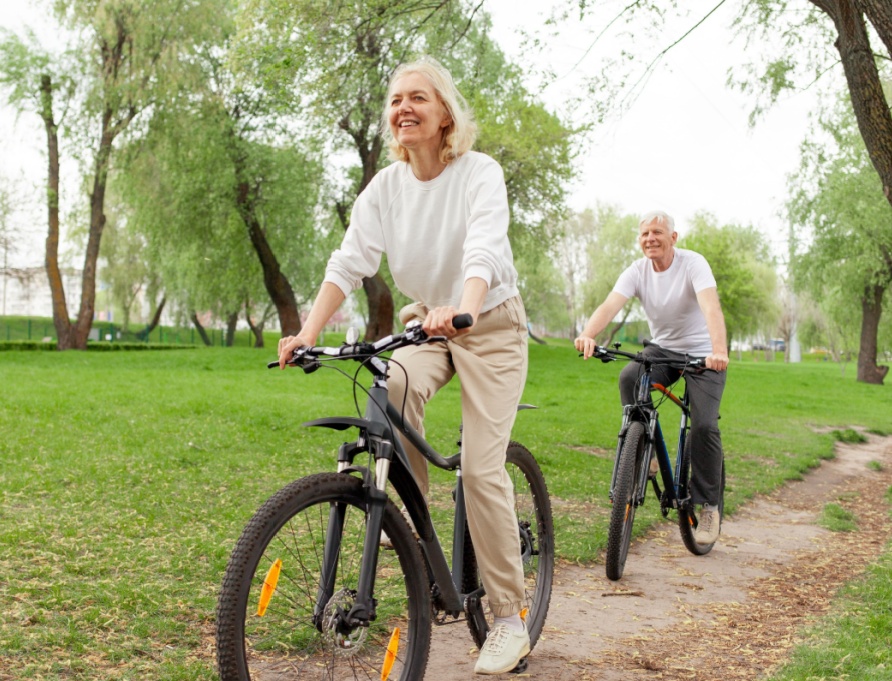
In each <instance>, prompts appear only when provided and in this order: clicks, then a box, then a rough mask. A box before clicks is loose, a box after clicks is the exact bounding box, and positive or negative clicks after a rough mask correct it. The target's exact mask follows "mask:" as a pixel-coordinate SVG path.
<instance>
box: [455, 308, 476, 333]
mask: <svg viewBox="0 0 892 681" xmlns="http://www.w3.org/2000/svg"><path fill="white" fill-rule="evenodd" d="M473 325H474V317H473V316H471V313H470V312H465V313H463V314H460V315H456V316H455V317H453V318H452V326H454V327H455V328H456V329H469V328H471V327H472V326H473Z"/></svg>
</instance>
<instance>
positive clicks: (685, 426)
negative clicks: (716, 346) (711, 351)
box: [593, 343, 725, 580]
mask: <svg viewBox="0 0 892 681" xmlns="http://www.w3.org/2000/svg"><path fill="white" fill-rule="evenodd" d="M619 348H620V344H619V343H617V344H615V345H614V347H612V348H605V347H596V348H595V352H594V354H593V357H596V358H598V359H600V360H601V361H602V362H605V363H606V362H615V361H617V360H618V359H628V360H631V361H633V362H638V363H639V364H640V365H641V375H640V376H639V379H638V390H637V393H636V397H635V402H634V403H633V404H629V405H626V406H625V407H623V422H622V427H621V428H620V431H619V437H618V440H617V444H616V460H615V461H614V464H613V476H612V478H611V481H610V502H611V504H612V505H613V508H612V509H611V512H610V527H609V530H608V532H607V555H606V559H605V562H606V572H607V578H608V579H612V580H618V579H620V578H621V577H622V576H623V570H624V568H625V565H626V558H627V556H628V554H629V544H630V542H631V540H632V525H633V523H634V521H635V511H636V509H637V508H638V507H639V506H641V504H643V503H644V498H645V496H646V494H647V483H648V481H650V482H651V485H652V486H653V489H654V492H655V493H656V496H657V499H659V501H660V511H661V512H662V514H663V517H668V515H669V511H670V510H672V509H674V510H676V511H677V512H678V528H679V530H680V532H681V539H682V541H683V542H684V545H685V546H686V547H687V549H688V550H689V551H690V552H691V553H693V554H695V555H698V556H702V555H704V554H706V553H709V552H710V551H711V550H712V547H713V546H714V544H698V543H697V542H696V541H694V532H695V531H696V529H697V525H698V515H697V514H698V508H697V506H696V504H694V503H692V502H691V496H690V482H691V443H690V440H689V439H688V435H689V433H690V429H691V410H690V405H689V400H688V394H687V389H685V392H684V393H683V395H682V396H681V397H680V398H679V397H678V395H676V394H675V393H673V392H672V390H671V386H670V387H667V386H664V385H661V384H659V383H654V382H653V381H652V380H651V372H652V370H653V368H654V367H656V366H668V367H672V368H674V369H677V370H678V371H679V372H681V374H682V376H683V375H684V374H685V372H691V371H708V369H706V367H705V364H704V361H703V359H692V360H687V361H678V360H670V359H655V358H651V357H647V356H645V355H643V354H642V353H631V352H624V351H623V350H620V349H619ZM654 392H656V393H658V394H659V398H658V399H657V401H656V403H655V402H654V400H653V397H652V393H654ZM667 401H669V402H671V403H672V404H675V405H676V406H678V407H679V409H681V422H680V424H679V428H678V446H677V447H676V450H675V452H676V454H675V464H674V466H673V463H672V460H671V459H670V456H669V450H668V448H667V446H666V441H665V440H664V438H663V430H662V428H661V427H660V414H659V411H658V409H659V407H660V406H661V405H662V404H664V403H666V402H667ZM654 459H655V460H656V462H657V463H658V466H657V467H656V468H657V469H656V470H654V469H653V468H652V466H651V461H652V460H654ZM724 496H725V466H724V463H723V464H722V484H721V494H720V496H719V504H718V506H719V513H720V514H723V513H724Z"/></svg>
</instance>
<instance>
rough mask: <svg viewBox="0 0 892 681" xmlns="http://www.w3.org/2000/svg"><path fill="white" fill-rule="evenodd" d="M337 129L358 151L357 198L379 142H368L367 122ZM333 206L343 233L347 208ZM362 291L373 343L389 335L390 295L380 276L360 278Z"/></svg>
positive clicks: (347, 121)
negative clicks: (345, 135) (365, 301)
mask: <svg viewBox="0 0 892 681" xmlns="http://www.w3.org/2000/svg"><path fill="white" fill-rule="evenodd" d="M340 127H341V128H342V129H343V130H345V131H346V132H347V134H349V135H350V136H351V137H352V138H353V141H354V143H355V144H356V149H357V151H358V152H359V159H360V161H361V162H362V178H361V179H360V181H359V191H358V192H357V196H358V195H359V194H361V193H362V191H363V189H365V188H366V187H367V186H368V184H369V182H371V181H372V178H373V177H375V173H377V172H378V159H379V158H380V157H381V151H382V149H383V141H382V140H381V136H380V135H377V134H376V135H374V136H373V137H372V139H371V141H369V139H368V134H367V133H368V131H369V130H370V129H371V127H372V126H370V125H369V124H368V121H365V122H364V124H362V125H359V126H358V127H357V128H356V129H351V127H350V119H349V117H345V118H344V119H342V120H341V122H340ZM336 207H337V211H338V217H339V218H340V220H341V225H342V226H343V227H344V231H346V230H347V227H349V226H350V220H349V219H348V217H347V207H346V206H345V205H344V204H342V203H338V204H337V206H336ZM362 289H363V291H365V294H366V297H367V298H368V303H369V324H368V326H367V327H366V330H365V340H367V341H376V340H378V339H380V338H384V337H385V336H388V335H390V334H391V333H393V310H394V303H393V294H392V293H391V292H390V288H388V286H387V283H386V282H385V281H384V279H383V277H381V275H380V274H375V275H374V276H373V277H366V278H365V279H363V280H362Z"/></svg>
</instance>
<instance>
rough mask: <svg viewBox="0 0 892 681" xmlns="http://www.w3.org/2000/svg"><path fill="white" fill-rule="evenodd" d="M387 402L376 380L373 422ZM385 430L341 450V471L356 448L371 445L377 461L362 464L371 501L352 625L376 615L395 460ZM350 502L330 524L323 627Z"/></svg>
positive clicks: (321, 599)
mask: <svg viewBox="0 0 892 681" xmlns="http://www.w3.org/2000/svg"><path fill="white" fill-rule="evenodd" d="M386 404H387V387H386V384H385V383H384V382H383V381H377V380H376V381H375V384H374V385H373V386H372V387H371V388H370V390H369V401H368V406H367V408H366V418H367V419H368V420H369V421H370V422H371V423H373V424H374V423H386V419H385V417H384V412H383V409H381V407H380V406H379V405H385V406H386ZM382 433H383V434H378V433H375V434H372V433H369V432H364V433H360V439H359V440H358V441H357V442H356V443H352V444H344V445H341V449H340V451H339V453H338V472H345V471H347V470H348V469H349V468H350V467H351V464H352V460H353V458H354V457H355V456H356V453H357V451H359V450H362V449H364V448H367V449H368V451H370V452H371V453H372V456H373V457H374V460H375V471H374V474H372V472H371V471H370V470H368V469H359V470H361V472H362V474H363V480H364V484H363V489H364V490H365V501H366V513H367V517H366V532H365V537H364V539H363V550H362V562H361V565H360V569H359V582H358V584H357V591H356V595H355V597H354V599H353V606H352V607H351V609H350V612H349V613H347V615H346V620H345V621H344V622H343V624H344V625H346V626H347V627H355V626H367V625H368V622H369V621H370V620H372V619H374V617H375V600H374V598H373V594H374V591H375V574H376V572H377V569H378V549H379V544H380V538H381V529H382V525H383V518H384V507H385V505H386V503H387V491H386V489H387V479H388V476H389V474H390V464H391V461H392V460H393V453H394V445H393V442H392V440H390V439H389V433H390V431H389V429H382ZM345 516H346V504H343V503H336V502H333V503H331V505H330V509H329V514H328V526H327V528H326V533H325V547H324V550H323V563H322V574H321V576H320V582H319V588H318V591H317V594H316V605H315V606H314V609H313V619H314V621H315V622H316V625H317V627H319V626H321V618H322V613H323V612H324V610H325V607H326V605H327V604H328V602H329V601H330V600H331V598H332V596H333V595H334V590H335V583H336V579H337V564H338V557H339V556H340V552H341V540H342V537H343V530H344V520H345Z"/></svg>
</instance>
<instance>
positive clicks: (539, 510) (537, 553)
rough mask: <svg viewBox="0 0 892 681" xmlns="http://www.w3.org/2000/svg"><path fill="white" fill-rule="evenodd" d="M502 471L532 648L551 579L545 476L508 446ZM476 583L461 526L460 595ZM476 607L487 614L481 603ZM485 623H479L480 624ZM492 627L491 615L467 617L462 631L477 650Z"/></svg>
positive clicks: (524, 452) (523, 452) (521, 450)
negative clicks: (510, 495) (509, 490)
mask: <svg viewBox="0 0 892 681" xmlns="http://www.w3.org/2000/svg"><path fill="white" fill-rule="evenodd" d="M505 468H506V469H507V471H508V475H509V477H510V478H511V481H512V483H513V485H514V511H515V513H516V514H517V524H518V534H519V540H520V555H521V560H522V562H523V574H524V592H525V595H524V610H523V612H522V615H523V616H524V618H525V619H524V621H525V622H526V627H527V631H528V632H529V635H530V647H531V648H533V647H535V645H536V641H538V640H539V635H540V634H541V633H542V627H543V626H544V625H545V617H546V615H547V614H548V606H549V603H550V601H551V587H552V582H553V580H554V523H553V520H552V517H551V500H550V498H549V496H548V489H547V487H546V486H545V476H544V475H542V469H540V468H539V464H538V463H536V459H535V458H534V457H533V455H532V454H530V452H529V450H528V449H527V448H526V447H524V446H523V445H521V444H518V443H517V442H513V441H512V442H509V443H508V450H507V452H506V456H505ZM480 584H481V581H480V575H479V572H478V569H477V561H476V557H475V555H474V547H473V545H472V543H471V540H470V533H469V532H468V531H467V527H465V563H464V571H463V580H462V591H463V592H464V593H470V592H472V591H474V590H475V589H477V588H478V587H479V586H480ZM480 608H481V609H483V610H487V608H486V606H485V605H484V604H483V603H481V604H480ZM484 620H485V624H484ZM491 625H492V616H491V613H487V614H486V615H485V617H484V618H479V619H478V618H474V617H468V628H469V629H470V630H471V636H472V637H473V638H474V642H475V643H476V644H477V646H478V647H479V646H482V645H483V643H484V641H485V640H486V635H487V633H488V631H489V628H490V627H491Z"/></svg>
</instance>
